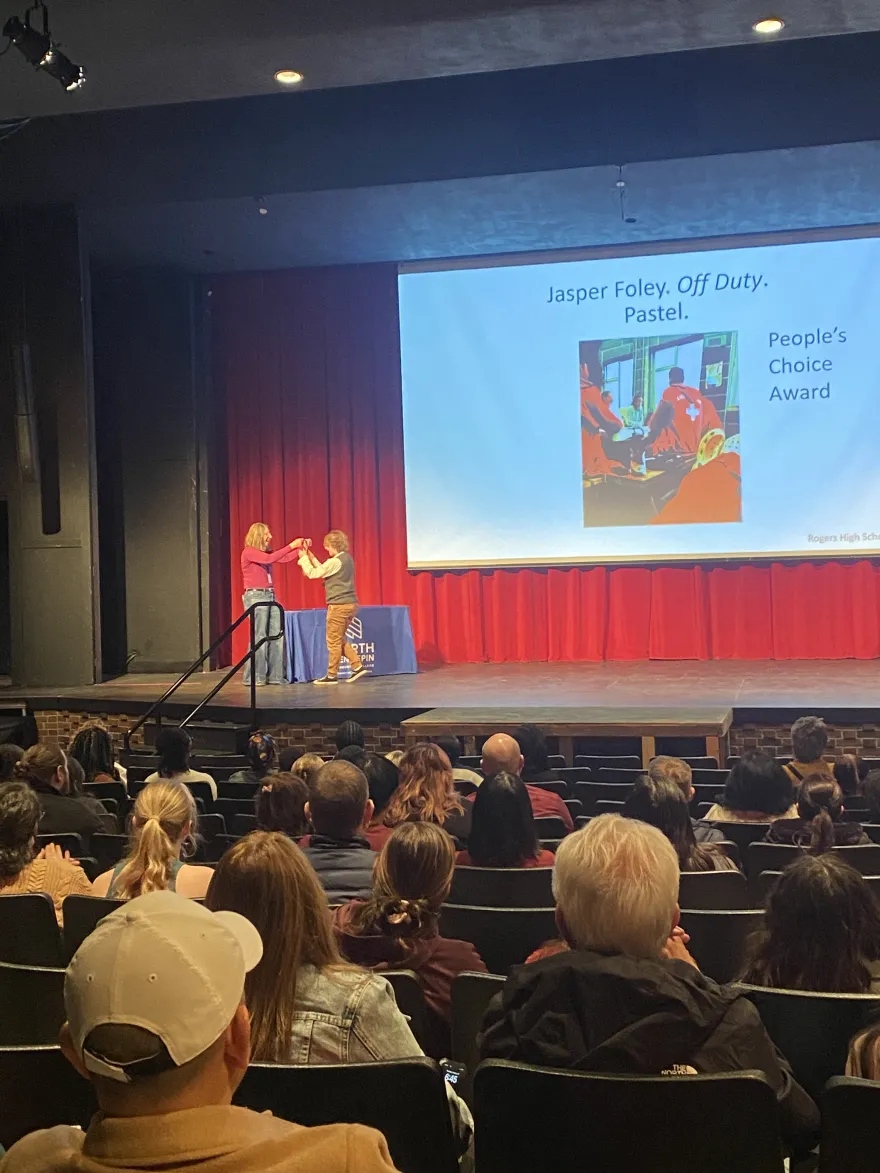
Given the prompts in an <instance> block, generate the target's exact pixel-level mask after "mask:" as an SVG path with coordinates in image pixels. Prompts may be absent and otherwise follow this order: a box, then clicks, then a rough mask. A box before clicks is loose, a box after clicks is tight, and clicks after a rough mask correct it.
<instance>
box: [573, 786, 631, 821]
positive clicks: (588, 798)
mask: <svg viewBox="0 0 880 1173" xmlns="http://www.w3.org/2000/svg"><path fill="white" fill-rule="evenodd" d="M631 790H632V783H630V782H627V783H620V782H576V783H575V787H574V796H575V798H577V799H580V802H581V805H582V806H583V809H584V814H585V815H594V814H595V813H596V803H597V802H598V801H599V800H600V799H603V800H605V801H611V802H624V801H625V800H626V797H627V795H628V794H629V793H630V791H631Z"/></svg>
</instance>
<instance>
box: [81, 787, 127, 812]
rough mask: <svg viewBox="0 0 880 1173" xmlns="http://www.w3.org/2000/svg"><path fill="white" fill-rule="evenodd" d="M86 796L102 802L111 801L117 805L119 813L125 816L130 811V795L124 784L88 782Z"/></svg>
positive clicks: (85, 788) (84, 788)
mask: <svg viewBox="0 0 880 1173" xmlns="http://www.w3.org/2000/svg"><path fill="white" fill-rule="evenodd" d="M83 790H84V791H85V792H86V794H90V795H91V796H92V798H97V799H98V800H99V801H100V802H104V801H106V800H111V801H114V802H115V803H116V809H117V813H118V814H120V815H124V814H125V812H126V811H127V810H128V807H129V802H128V794H127V793H126V790H125V785H124V783H122V782H86V783H84V785H83Z"/></svg>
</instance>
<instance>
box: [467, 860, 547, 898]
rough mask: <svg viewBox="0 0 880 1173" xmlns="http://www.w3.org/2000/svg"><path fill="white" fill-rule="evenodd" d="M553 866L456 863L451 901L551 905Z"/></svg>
mask: <svg viewBox="0 0 880 1173" xmlns="http://www.w3.org/2000/svg"><path fill="white" fill-rule="evenodd" d="M552 880H553V868H477V867H462V866H461V865H459V866H457V867H456V869H455V871H454V872H453V873H452V888H451V890H450V892H449V901H450V903H451V904H471V905H477V907H480V906H483V907H485V906H486V905H490V906H494V907H495V908H549V907H550V905H551V904H552V903H553V891H552Z"/></svg>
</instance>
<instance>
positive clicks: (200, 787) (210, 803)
mask: <svg viewBox="0 0 880 1173" xmlns="http://www.w3.org/2000/svg"><path fill="white" fill-rule="evenodd" d="M193 768H194V769H195V768H196V767H193ZM134 769H136V767H134V766H131V767H129V775H128V793H129V794H130V795H131V798H132V799H133V800H134V799H136V798H137V796H138V795H139V794H140V792H141V791H142V790H143V788H144V786H146V782H145V781H144V780H143V779H136V780H132V777H131V771H132V770H134ZM142 769H143V767H141V768H137V772H138V773H140V772H141V770H142ZM154 769H155V767H153V769H151V770H148V771H147V773H148V774H152V773H153V770H154ZM186 785H187V789H188V790H189V792H190V794H191V795H192V796H193V798H194V799H195V801H196V806H197V807H198V809H199V811H200V812H201V811H211V810H213V809H214V793H213V791H212V790H211V787H210V785H209V784H208V783H207V782H187V784H186Z"/></svg>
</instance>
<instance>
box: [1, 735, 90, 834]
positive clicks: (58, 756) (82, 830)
mask: <svg viewBox="0 0 880 1173" xmlns="http://www.w3.org/2000/svg"><path fill="white" fill-rule="evenodd" d="M15 777H16V778H18V779H20V780H22V781H24V782H27V783H28V785H29V786H31V787H32V788H33V789H34V790H35V791H36V792H37V795H38V797H39V800H40V809H41V814H40V834H41V835H64V834H74V835H80V836H82V841H83V849H84V850H85V851H87V850H88V847H89V838H90V837H91V836H92V835H94V834H95V832H98V831H102V830H103V824H102V823H101V820H100V819H99V818H98V816H97V815H95V814H93V813H92V812H91V811H89V810H86V808H85V807H84V806H83V805H82V803H80V802H77V801H76V799H75V798H71V797H70V780H69V778H68V775H67V757H66V756H65V753H64V751H63V750H62V749H61V747H60V746H59V745H56V744H55V742H52V741H41V742H39V743H38V744H37V745H32V746H31V748H30V749H28V750H25V752H24V754H23V756H22V758H21V761H20V762H17V763H16V766H15Z"/></svg>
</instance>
